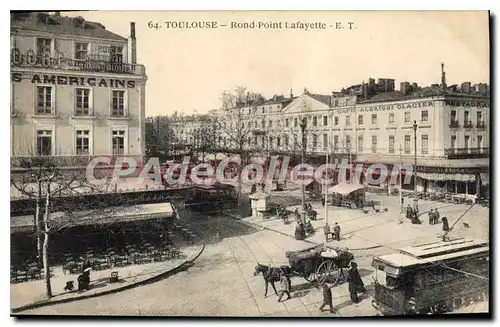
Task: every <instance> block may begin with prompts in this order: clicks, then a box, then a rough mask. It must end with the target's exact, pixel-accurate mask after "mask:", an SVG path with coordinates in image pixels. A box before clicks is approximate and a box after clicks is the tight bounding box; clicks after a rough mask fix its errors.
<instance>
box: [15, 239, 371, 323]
mask: <svg viewBox="0 0 500 327" xmlns="http://www.w3.org/2000/svg"><path fill="white" fill-rule="evenodd" d="M305 247H310V244H307V243H304V242H300V241H296V240H294V239H292V238H289V237H287V236H284V235H280V234H276V233H274V232H271V231H260V232H257V233H254V234H250V235H244V236H237V237H231V238H227V239H224V240H223V241H222V242H220V243H216V244H211V245H209V246H208V247H207V249H206V250H205V253H204V254H203V255H202V257H200V258H199V260H198V261H197V262H196V264H195V266H194V267H192V268H190V269H189V270H188V271H186V272H182V273H179V274H177V275H175V276H172V277H170V278H168V279H165V280H162V281H159V282H156V283H153V284H151V285H146V286H142V287H138V288H135V289H132V290H129V291H125V292H122V293H117V294H112V295H106V296H102V297H97V298H93V299H87V300H81V301H76V302H72V303H67V304H60V305H54V306H47V307H42V308H39V309H35V310H29V311H23V312H22V314H58V315H59V314H60V315H75V314H80V315H114V316H116V315H129V316H135V315H151V316H162V315H174V316H184V315H189V316H321V315H324V316H328V315H330V313H328V311H325V312H323V313H322V312H320V311H319V309H318V307H319V305H320V304H321V301H322V294H321V290H319V289H316V288H314V287H313V286H312V285H311V284H310V283H308V282H307V281H305V280H304V279H302V278H298V277H294V278H292V286H293V290H294V291H293V292H292V296H293V298H292V299H290V300H288V301H286V302H284V303H278V302H277V297H276V296H275V295H274V292H273V290H272V288H271V287H269V293H268V296H267V298H264V281H263V278H262V276H253V272H254V267H255V265H256V263H257V262H259V263H262V264H270V265H281V264H288V261H287V260H286V258H285V254H284V252H285V251H288V250H293V249H300V248H305ZM369 261H370V257H369V256H368V255H367V254H365V255H364V256H363V257H360V258H359V260H358V262H359V264H360V270H362V269H363V271H365V270H364V268H365V267H366V266H367V265H369ZM363 271H361V272H363ZM370 278H371V277H370V276H369V275H365V276H364V277H363V279H364V280H365V283H367V284H369V279H370ZM276 287H278V285H276ZM333 294H334V305H335V306H336V309H337V310H338V314H337V315H345V316H351V315H374V314H376V311H375V310H374V309H373V308H372V306H371V303H370V302H371V300H370V299H369V298H365V299H364V300H363V301H362V302H361V303H359V304H357V305H351V303H350V300H349V296H348V292H347V285H346V284H344V285H339V286H336V287H335V288H334V289H333ZM131 303H133V305H131Z"/></svg>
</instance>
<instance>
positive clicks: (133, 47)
mask: <svg viewBox="0 0 500 327" xmlns="http://www.w3.org/2000/svg"><path fill="white" fill-rule="evenodd" d="M128 53H129V61H130V63H131V64H133V65H135V64H137V41H136V39H135V22H130V37H129V38H128Z"/></svg>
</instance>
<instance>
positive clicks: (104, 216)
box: [10, 203, 175, 232]
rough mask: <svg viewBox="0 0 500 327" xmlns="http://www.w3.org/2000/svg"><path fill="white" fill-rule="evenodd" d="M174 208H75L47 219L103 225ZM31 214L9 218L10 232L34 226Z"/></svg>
mask: <svg viewBox="0 0 500 327" xmlns="http://www.w3.org/2000/svg"><path fill="white" fill-rule="evenodd" d="M174 212H175V211H174V208H173V206H172V204H170V203H150V204H141V205H134V206H121V207H112V208H110V210H109V213H107V212H106V210H104V211H103V212H99V211H96V210H76V211H74V212H72V213H71V215H70V214H68V213H65V212H53V213H51V214H50V218H49V220H52V221H54V222H55V223H56V224H58V225H59V224H60V225H64V226H66V227H71V226H79V225H103V224H112V223H119V222H130V221H138V220H147V219H155V218H170V217H173V216H174ZM33 220H34V219H33V215H26V216H17V217H11V218H10V229H11V232H19V231H25V230H30V229H32V228H33V226H34V221H33Z"/></svg>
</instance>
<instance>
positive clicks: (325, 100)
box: [307, 93, 331, 106]
mask: <svg viewBox="0 0 500 327" xmlns="http://www.w3.org/2000/svg"><path fill="white" fill-rule="evenodd" d="M307 95H308V96H310V97H311V98H313V99H315V100H318V101H319V102H322V103H324V104H326V105H328V106H329V105H330V99H331V96H330V95H324V94H312V93H308V94H307Z"/></svg>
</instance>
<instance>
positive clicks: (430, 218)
mask: <svg viewBox="0 0 500 327" xmlns="http://www.w3.org/2000/svg"><path fill="white" fill-rule="evenodd" d="M434 219H435V218H434V209H431V211H429V225H434Z"/></svg>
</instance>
